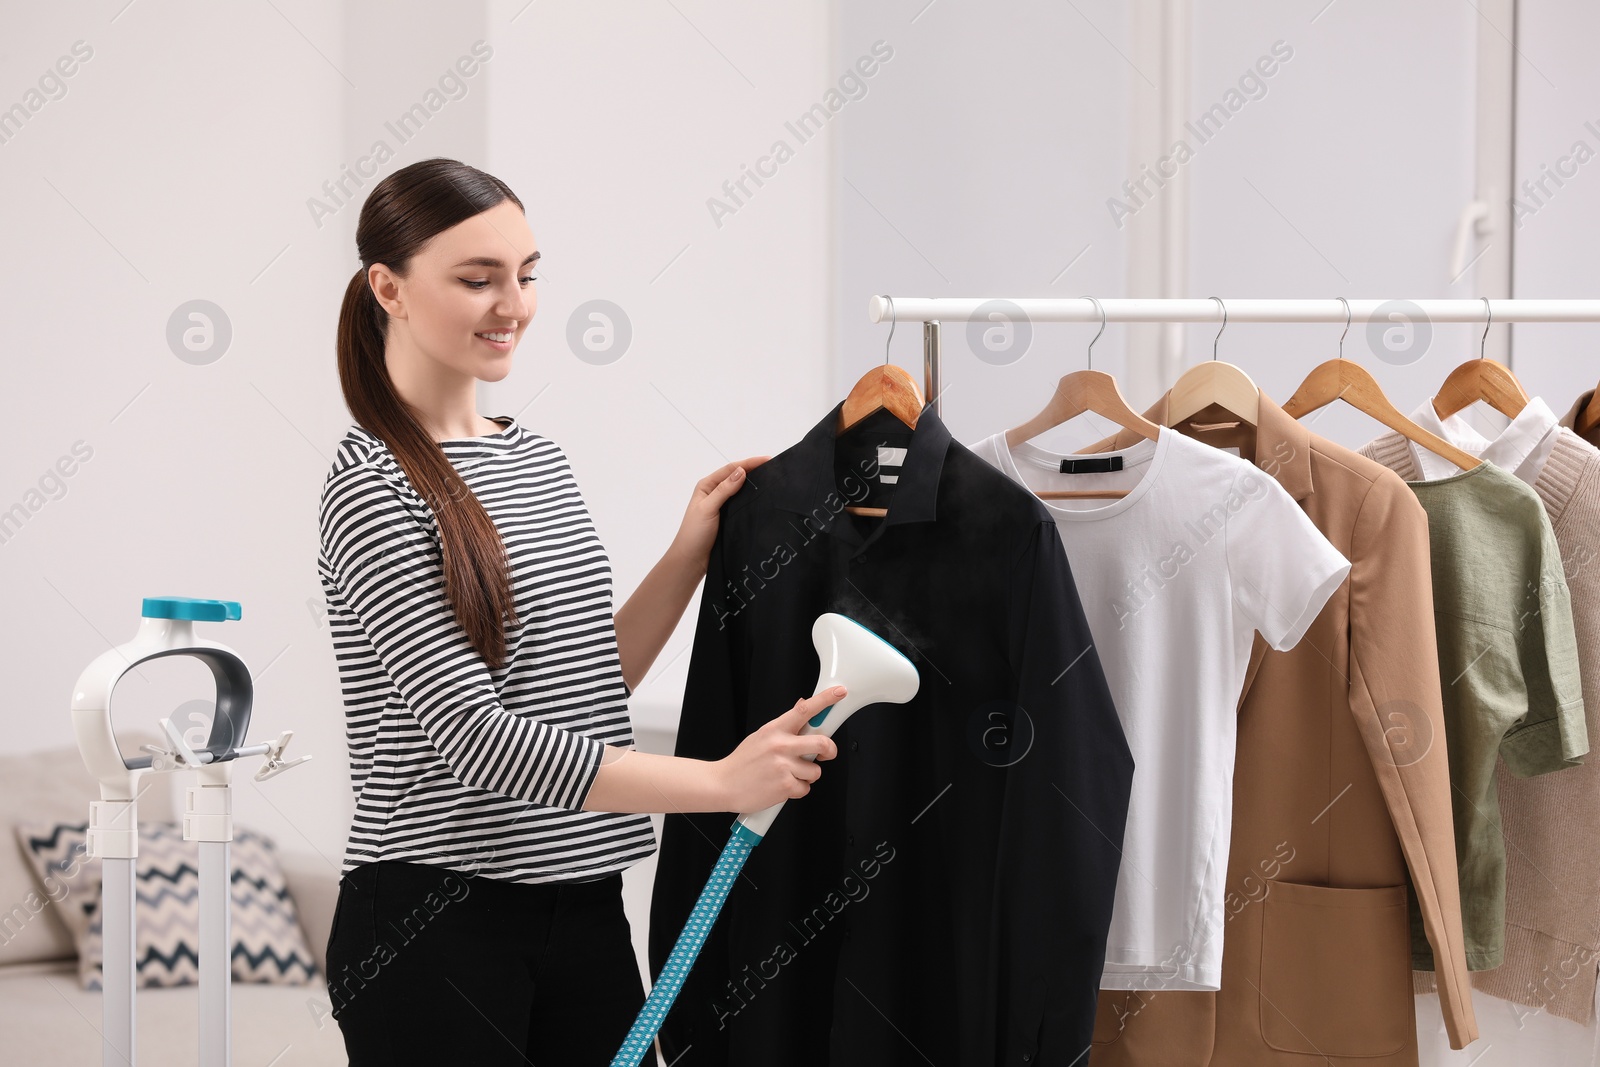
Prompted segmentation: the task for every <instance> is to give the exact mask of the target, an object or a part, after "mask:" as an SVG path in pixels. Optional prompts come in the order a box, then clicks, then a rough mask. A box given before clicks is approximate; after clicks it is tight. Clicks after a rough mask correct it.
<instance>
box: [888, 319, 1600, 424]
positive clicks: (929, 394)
mask: <svg viewBox="0 0 1600 1067" xmlns="http://www.w3.org/2000/svg"><path fill="white" fill-rule="evenodd" d="M1219 299H1220V300H1221V301H1222V303H1221V304H1219V303H1218V300H1219ZM1002 301H1003V302H1004V303H1005V304H1010V305H1014V306H1015V307H1016V308H1017V309H1018V311H1020V313H1021V314H1022V315H1023V316H1024V317H1025V318H1026V320H1027V321H1029V322H1099V321H1101V319H1100V316H1101V313H1102V311H1103V312H1104V314H1105V321H1106V322H1108V323H1111V322H1215V323H1218V324H1219V325H1220V324H1222V323H1223V322H1224V321H1226V322H1227V323H1229V324H1232V323H1236V322H1331V323H1343V322H1344V321H1345V316H1346V314H1348V315H1349V321H1350V325H1351V326H1357V325H1364V324H1366V323H1368V322H1371V321H1373V320H1374V317H1375V316H1376V315H1377V313H1378V311H1379V309H1380V308H1384V309H1386V312H1387V311H1388V310H1392V306H1393V305H1394V304H1396V303H1399V302H1401V301H1396V300H1370V299H1353V300H1350V301H1349V302H1348V303H1349V310H1348V312H1347V311H1346V308H1345V302H1344V301H1341V300H1339V299H1337V298H1330V299H1318V300H1300V299H1267V300H1263V299H1244V300H1238V299H1230V298H1228V297H1220V298H1216V299H1213V298H1211V297H1180V298H1145V297H1107V298H1105V299H1094V300H1092V299H1090V298H1089V297H1084V296H1077V297H1016V298H1008V297H903V296H874V297H872V298H871V299H870V300H869V301H868V303H867V317H868V318H869V319H871V320H872V321H873V322H887V321H890V320H891V318H892V319H893V320H894V321H898V320H900V319H905V320H906V321H908V322H917V321H920V322H921V323H922V361H923V380H924V392H923V396H925V397H926V398H927V399H928V403H929V404H930V405H931V406H932V408H933V412H934V414H935V415H937V414H939V326H940V324H941V323H945V322H972V321H974V319H975V318H978V316H979V314H980V309H982V315H983V318H984V319H987V318H988V316H989V314H991V313H992V312H994V311H997V310H999V309H997V308H995V307H994V305H995V304H996V303H999V302H1002ZM1403 303H1405V304H1408V305H1411V307H1412V308H1414V309H1415V310H1414V311H1413V314H1415V315H1418V316H1419V317H1421V318H1423V319H1425V320H1427V321H1430V322H1477V323H1489V324H1493V323H1497V322H1600V300H1532V299H1520V298H1510V299H1503V300H1494V299H1490V300H1488V301H1485V300H1483V299H1452V300H1406V301H1403ZM1097 304H1098V306H1096V305H1097ZM1486 304H1487V309H1486V307H1485V305H1486ZM1224 308H1226V319H1224ZM1007 310H1009V309H1007ZM1486 310H1487V314H1486ZM1381 321H1388V320H1387V318H1386V317H1385V319H1383V320H1381Z"/></svg>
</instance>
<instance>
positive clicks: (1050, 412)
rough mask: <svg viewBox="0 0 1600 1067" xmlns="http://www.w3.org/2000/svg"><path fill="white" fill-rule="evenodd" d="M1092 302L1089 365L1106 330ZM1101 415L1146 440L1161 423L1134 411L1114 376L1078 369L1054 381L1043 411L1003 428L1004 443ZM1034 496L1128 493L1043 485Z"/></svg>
mask: <svg viewBox="0 0 1600 1067" xmlns="http://www.w3.org/2000/svg"><path fill="white" fill-rule="evenodd" d="M1088 299H1090V300H1094V305H1095V307H1097V308H1100V332H1099V333H1096V334H1095V335H1094V340H1093V341H1090V342H1089V359H1090V363H1091V366H1092V364H1093V360H1094V342H1095V341H1098V340H1099V339H1100V334H1101V333H1105V330H1106V312H1105V308H1102V307H1100V301H1098V300H1095V299H1094V297H1092V296H1091V297H1089V298H1088ZM1091 411H1092V412H1094V413H1095V414H1096V415H1103V416H1105V417H1106V418H1108V419H1110V420H1111V421H1112V422H1114V423H1116V424H1117V425H1118V426H1122V427H1124V428H1126V429H1129V430H1132V431H1133V432H1134V433H1136V434H1138V435H1139V436H1141V437H1144V438H1147V439H1148V440H1151V441H1154V440H1155V439H1156V438H1157V436H1158V435H1159V434H1160V433H1161V427H1160V426H1157V425H1156V424H1155V423H1153V422H1151V421H1150V420H1149V419H1147V418H1145V417H1144V416H1142V415H1140V414H1139V413H1138V412H1136V411H1134V410H1133V408H1131V407H1129V406H1128V402H1127V401H1126V400H1124V399H1123V396H1122V390H1120V389H1118V388H1117V380H1116V379H1115V378H1113V377H1111V375H1109V374H1107V373H1106V372H1105V371H1102V370H1079V371H1073V372H1072V373H1071V374H1068V375H1066V376H1065V377H1063V378H1062V379H1061V380H1060V381H1059V382H1057V383H1056V391H1055V395H1054V396H1052V397H1051V398H1050V402H1049V403H1048V404H1046V405H1045V408H1044V410H1043V411H1041V412H1039V414H1037V415H1035V416H1034V417H1033V418H1031V419H1029V420H1028V421H1027V422H1025V423H1023V424H1022V425H1021V426H1018V427H1015V428H1013V429H1010V430H1007V431H1006V445H1007V447H1009V448H1015V447H1016V446H1017V445H1020V444H1021V443H1022V442H1024V441H1026V440H1028V439H1029V438H1033V437H1037V436H1039V435H1040V434H1042V433H1044V432H1045V431H1046V430H1049V429H1051V428H1053V427H1056V426H1060V425H1061V424H1062V423H1064V422H1067V421H1068V420H1070V419H1075V418H1077V417H1078V416H1079V415H1083V414H1085V413H1087V412H1091ZM1034 495H1035V496H1038V497H1040V498H1041V499H1044V500H1068V499H1075V498H1088V497H1123V496H1127V495H1128V491H1127V490H1126V489H1044V490H1040V491H1038V492H1036V493H1035V494H1034Z"/></svg>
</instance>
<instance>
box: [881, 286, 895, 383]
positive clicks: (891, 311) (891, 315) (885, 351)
mask: <svg viewBox="0 0 1600 1067" xmlns="http://www.w3.org/2000/svg"><path fill="white" fill-rule="evenodd" d="M884 299H885V300H887V301H889V336H888V337H886V338H884V341H883V365H884V366H885V367H887V366H888V365H889V342H890V341H893V340H894V324H895V313H894V297H892V296H885V297H884Z"/></svg>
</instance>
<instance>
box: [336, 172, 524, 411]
mask: <svg viewBox="0 0 1600 1067" xmlns="http://www.w3.org/2000/svg"><path fill="white" fill-rule="evenodd" d="M538 256H539V252H538V250H537V249H536V248H535V247H534V243H533V232H532V231H531V230H529V229H528V220H527V219H526V218H525V217H524V216H523V214H522V210H521V209H520V208H518V207H517V205H516V204H515V203H514V202H512V201H510V200H502V201H501V202H500V203H498V204H496V205H495V206H494V207H492V208H490V209H488V210H487V211H484V212H481V213H480V214H477V215H474V216H473V217H471V218H469V219H467V220H465V221H463V222H459V223H457V224H456V225H454V226H452V227H450V229H448V230H444V231H442V232H440V233H439V234H437V235H435V236H434V238H433V239H432V240H430V241H429V242H428V243H427V244H426V245H424V246H423V247H422V250H421V251H420V252H418V253H417V254H416V255H415V256H413V257H412V258H411V265H410V272H409V274H408V275H407V276H406V277H404V278H400V277H398V276H396V275H394V274H393V273H391V272H390V271H389V269H388V268H387V267H386V266H384V265H383V264H381V263H375V264H373V265H372V267H371V269H370V271H369V272H368V278H369V279H370V281H371V283H372V286H373V291H374V292H375V293H376V294H377V297H378V300H379V302H380V303H381V304H382V305H383V307H384V310H386V311H388V313H389V320H390V321H389V334H388V338H387V340H388V341H389V343H390V344H391V345H393V344H394V343H396V342H397V341H398V342H399V343H401V344H402V345H403V346H404V347H405V348H406V349H409V350H412V351H413V352H414V353H415V354H417V355H420V356H423V357H426V358H428V359H431V360H433V361H434V362H436V363H438V364H441V365H442V367H443V368H448V369H449V370H452V371H455V372H457V373H460V374H463V375H468V376H470V377H473V378H477V379H480V380H482V381H486V382H497V381H499V380H501V379H502V378H504V377H505V376H506V375H507V374H509V373H510V372H511V353H512V352H513V351H515V350H516V347H517V342H518V341H519V340H521V338H522V334H523V331H525V330H526V329H527V328H528V320H529V319H531V318H533V313H534V309H535V308H536V306H537V305H538V297H537V295H536V293H535V290H534V286H533V283H534V280H535V274H536V271H535V267H536V266H537V265H538V264H537V260H538ZM490 334H492V335H494V337H495V338H500V339H499V340H496V339H493V338H490V337H486V336H485V335H490ZM397 335H399V336H397Z"/></svg>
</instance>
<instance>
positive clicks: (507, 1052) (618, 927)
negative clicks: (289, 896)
mask: <svg viewBox="0 0 1600 1067" xmlns="http://www.w3.org/2000/svg"><path fill="white" fill-rule="evenodd" d="M356 244H357V247H358V249H359V252H360V257H361V263H362V267H361V269H360V270H359V271H357V272H356V275H355V277H354V278H352V279H351V281H350V284H349V286H348V288H347V289H346V291H345V296H344V305H343V307H342V309H341V311H340V315H339V339H338V349H339V379H340V384H341V386H342V388H343V391H344V397H345V402H346V404H347V405H348V406H349V408H350V412H351V414H352V415H353V416H354V418H355V422H356V425H354V426H352V427H351V429H350V431H349V433H348V434H347V435H346V436H345V438H344V440H343V441H342V442H341V443H340V446H339V453H338V456H337V458H336V459H335V461H334V464H333V467H332V470H331V471H330V472H329V474H328V478H327V480H326V482H325V483H324V487H323V492H322V499H321V508H320V516H319V519H320V533H321V551H320V552H319V555H318V568H319V572H320V575H321V579H322V583H323V589H324V593H325V595H326V597H327V600H328V605H329V617H330V620H331V628H332V631H333V640H334V650H335V654H336V657H337V661H338V667H339V678H340V687H341V690H342V692H343V696H344V703H345V710H346V733H347V738H348V741H349V745H350V766H351V775H352V779H353V782H352V784H353V788H354V790H355V795H356V812H355V818H354V821H353V823H352V825H351V830H350V839H349V845H348V848H347V851H346V854H345V858H344V864H343V870H342V875H343V877H342V878H341V880H340V886H339V901H338V908H337V911H336V914H335V917H334V924H333V930H332V932H331V934H330V937H329V942H328V983H329V992H330V997H331V1000H332V1002H333V1015H334V1018H336V1019H337V1020H338V1022H339V1025H340V1028H341V1030H342V1031H343V1033H344V1039H345V1045H346V1048H347V1049H348V1051H349V1055H350V1062H351V1064H352V1065H356V1067H360V1065H363V1064H376V1063H383V1064H394V1063H429V1064H437V1063H444V1062H463V1063H473V1064H499V1063H505V1064H525V1063H529V1062H532V1063H534V1064H538V1065H540V1067H543V1065H546V1064H551V1065H561V1067H574V1065H583V1064H604V1063H609V1062H610V1059H611V1057H612V1055H613V1053H615V1051H616V1050H617V1048H618V1047H619V1046H620V1045H621V1043H622V1040H623V1038H624V1036H625V1035H626V1033H627V1030H628V1028H629V1026H630V1025H631V1023H632V1020H633V1017H634V1015H635V1013H636V1012H637V1011H638V1009H639V1006H640V1005H641V1004H642V1002H643V999H644V991H643V988H642V986H641V983H640V980H639V972H638V967H637V964H636V962H635V957H634V953H633V947H632V942H631V938H630V934H629V929H628V922H627V919H626V918H625V917H624V914H623V909H622V897H621V883H622V875H621V872H622V870H623V869H625V868H626V867H628V866H630V865H632V864H633V863H636V862H637V861H639V860H640V859H642V858H644V857H646V856H648V855H649V854H650V853H651V852H652V851H654V849H655V837H654V833H653V830H652V826H651V823H650V820H649V816H648V815H647V814H644V813H647V812H666V811H728V812H736V811H755V810H759V809H761V808H764V807H766V806H767V805H769V804H773V803H776V802H777V801H779V800H782V799H785V798H788V797H797V796H804V795H805V794H806V793H807V792H808V791H809V790H810V784H811V783H812V782H814V781H816V779H817V777H818V776H819V775H820V773H821V770H820V768H819V767H818V766H817V765H816V764H815V763H814V762H811V761H809V760H808V759H806V757H808V756H810V757H815V759H817V760H826V759H831V758H833V757H834V756H835V754H836V752H837V749H836V748H835V746H834V743H833V742H832V741H831V740H830V739H828V738H826V737H821V736H798V734H799V731H800V729H801V728H802V727H803V725H804V723H805V720H806V719H808V718H810V717H811V716H813V715H815V714H816V713H817V712H818V711H821V710H822V709H823V708H825V707H827V706H828V705H829V704H832V703H833V702H834V701H836V700H837V699H838V698H839V697H840V696H842V695H843V692H844V691H843V688H842V687H839V688H837V689H835V690H830V691H827V692H824V693H821V694H819V695H817V696H815V697H812V698H810V699H805V700H800V701H798V702H797V703H796V704H795V706H794V707H793V708H792V709H790V710H789V711H787V712H784V713H783V714H781V715H779V716H777V717H776V718H774V719H773V720H772V721H771V722H769V723H768V724H767V725H766V726H764V727H762V728H761V729H759V730H757V731H756V732H755V733H753V734H751V735H750V736H749V737H747V738H746V739H745V740H744V742H743V743H742V744H740V745H739V746H738V748H737V749H736V750H735V751H734V752H732V753H731V754H730V755H728V756H727V757H726V758H724V759H721V760H717V761H714V762H712V761H704V760H692V759H679V758H676V757H671V756H659V755H654V754H649V753H643V752H639V751H637V750H635V749H634V747H633V736H632V728H631V725H630V722H629V719H628V713H627V700H628V698H629V697H630V696H631V695H632V692H633V689H634V687H636V686H637V685H638V684H639V682H640V681H641V680H642V679H643V678H644V675H645V672H646V671H647V670H648V669H649V667H650V664H651V663H652V662H653V661H654V660H655V658H656V656H657V654H658V653H659V652H660V651H661V648H662V646H663V645H664V644H665V642H666V640H667V637H668V635H670V634H671V633H672V630H673V628H674V627H675V626H676V625H677V622H678V620H679V618H680V617H681V616H682V614H683V611H684V608H685V607H686V606H687V604H688V602H689V599H690V598H691V597H692V596H693V594H694V591H695V588H696V586H697V585H698V584H699V582H700V579H701V578H702V577H703V576H704V574H705V569H706V562H707V557H708V555H709V553H710V549H711V543H712V540H713V539H714V538H715V536H716V531H717V522H718V515H719V510H720V508H721V506H722V504H723V502H724V501H725V500H727V499H728V498H729V497H730V496H731V495H732V494H733V493H735V492H737V491H738V489H739V487H740V485H741V484H743V483H742V478H743V475H744V472H745V471H746V470H749V469H751V468H753V467H755V466H758V465H759V464H760V463H761V462H764V461H765V460H766V459H767V458H769V457H765V456H757V457H752V458H750V459H747V460H745V461H744V462H743V463H742V464H729V465H727V466H724V467H722V468H721V469H719V470H717V471H715V472H713V473H712V474H710V475H708V476H707V477H705V478H703V479H701V480H700V482H699V483H698V484H697V485H696V486H695V489H694V496H693V499H692V500H691V501H690V503H689V507H688V510H687V512H686V514H685V515H684V518H683V522H682V525H681V526H680V528H679V530H678V533H677V536H676V538H675V539H674V540H673V542H672V545H671V546H670V547H669V548H668V549H667V552H666V554H665V555H664V556H663V557H662V559H661V561H660V562H659V563H657V564H656V566H655V567H654V568H653V569H652V570H651V572H650V573H649V575H647V576H646V577H645V579H644V581H643V582H642V583H641V584H640V586H639V588H638V590H637V591H636V592H635V593H634V594H633V596H632V597H631V598H629V600H628V602H627V603H626V604H625V605H623V607H622V610H621V611H618V612H617V613H616V615H615V618H613V617H612V613H611V604H612V589H611V570H610V562H609V559H608V557H607V556H606V553H605V550H604V549H603V548H602V546H601V545H600V542H599V539H598V537H597V536H596V535H595V530H594V525H593V523H592V522H591V521H590V518H589V514H588V511H587V508H586V506H585V504H584V501H583V498H582V496H581V495H580V493H579V491H578V487H577V483H576V482H575V480H574V478H573V474H572V471H571V468H570V466H569V465H568V463H567V457H566V455H565V453H563V452H562V450H561V448H560V447H559V446H558V445H557V444H556V443H555V442H554V441H551V440H550V439H549V438H546V437H543V436H541V435H539V434H537V433H535V432H533V431H531V430H529V429H527V428H526V427H524V426H523V425H521V424H520V423H518V422H517V421H516V419H514V418H503V419H499V420H489V419H485V418H483V417H482V416H480V415H479V414H477V412H476V409H475V404H474V386H475V384H476V382H477V381H479V380H483V381H499V380H501V379H502V378H504V377H505V376H506V375H507V374H508V373H510V370H511V353H512V352H513V351H514V350H515V348H516V345H517V341H518V339H519V338H520V337H521V335H522V332H523V331H524V330H526V329H527V326H528V321H529V320H530V319H531V318H532V317H533V313H534V310H535V305H536V300H535V295H534V290H533V287H532V283H533V282H534V280H535V275H534V273H533V267H534V264H535V263H536V261H537V260H538V258H539V252H538V251H537V250H536V249H535V248H534V242H533V236H532V233H531V232H530V230H529V228H528V224H527V220H526V219H525V218H524V216H523V209H522V202H521V201H520V200H518V199H517V198H516V196H515V195H514V194H513V193H512V192H511V190H510V189H509V188H507V187H506V185H505V184H504V183H502V182H501V181H499V180H498V179H496V178H494V177H492V176H490V175H488V174H485V173H483V172H482V171H479V170H476V169H474V168H472V167H469V166H466V165H464V164H462V163H458V162H455V161H453V160H447V159H430V160H426V161H423V162H421V163H415V164H413V165H411V166H408V167H405V168H403V169H401V170H399V171H396V172H395V173H394V174H392V175H390V176H389V177H387V178H385V179H384V180H383V181H381V182H379V183H378V185H377V186H376V187H375V188H374V189H373V190H372V193H371V195H370V196H369V197H368V199H367V201H366V203H365V204H364V205H363V207H362V209H361V218H360V220H359V223H358V225H357V227H356ZM650 1062H654V1057H651V1059H650Z"/></svg>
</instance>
